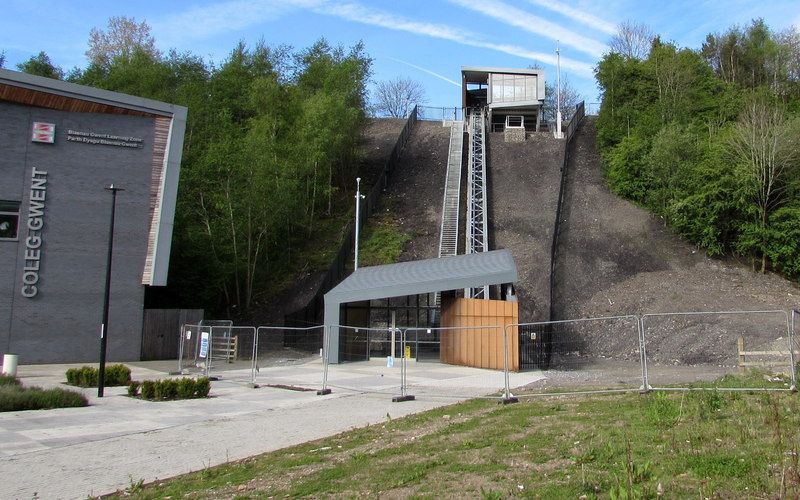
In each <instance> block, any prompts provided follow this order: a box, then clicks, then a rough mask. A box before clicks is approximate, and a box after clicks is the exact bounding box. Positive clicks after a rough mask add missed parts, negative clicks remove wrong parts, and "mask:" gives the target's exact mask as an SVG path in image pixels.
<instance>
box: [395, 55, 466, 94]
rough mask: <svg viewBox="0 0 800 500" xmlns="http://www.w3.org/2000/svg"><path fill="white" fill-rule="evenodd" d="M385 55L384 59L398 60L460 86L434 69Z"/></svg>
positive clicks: (459, 86) (459, 85)
mask: <svg viewBox="0 0 800 500" xmlns="http://www.w3.org/2000/svg"><path fill="white" fill-rule="evenodd" d="M385 57H386V59H391V60H392V61H395V62H399V63H400V64H405V65H406V66H410V67H412V68H414V69H418V70H420V71H422V72H424V73H428V74H429V75H432V76H435V77H436V78H438V79H440V80H444V81H446V82H447V83H451V84H453V85H455V86H456V87H458V88H461V84H460V83H458V82H457V81H455V80H451V79H449V78H447V77H446V76H444V75H440V74H439V73H436V72H435V71H431V70H429V69H425V68H423V67H422V66H417V65H416V64H411V63H410V62H408V61H403V60H402V59H397V58H394V57H389V56H385Z"/></svg>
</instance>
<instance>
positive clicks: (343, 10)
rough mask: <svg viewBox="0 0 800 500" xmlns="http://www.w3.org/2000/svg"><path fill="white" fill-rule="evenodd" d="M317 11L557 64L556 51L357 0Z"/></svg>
mask: <svg viewBox="0 0 800 500" xmlns="http://www.w3.org/2000/svg"><path fill="white" fill-rule="evenodd" d="M312 10H313V11H314V12H317V13H320V14H328V15H333V16H336V17H339V18H342V19H346V20H348V21H353V22H358V23H362V24H368V25H371V26H378V27H381V28H386V29H391V30H396V31H405V32H407V33H413V34H416V35H423V36H429V37H432V38H439V39H442V40H449V41H452V42H455V43H458V44H461V45H468V46H471V47H480V48H485V49H490V50H496V51H498V52H503V53H506V54H510V55H514V56H517V57H522V58H524V59H530V60H533V61H540V62H543V63H546V64H552V65H555V64H556V56H555V54H551V53H545V52H535V51H531V50H528V49H525V48H523V47H518V46H515V45H508V44H502V43H493V42H487V41H484V40H485V38H484V37H479V36H477V35H474V34H470V33H467V32H465V31H464V30H462V29H457V28H454V27H451V26H447V25H442V24H432V23H427V22H417V21H412V20H409V19H406V18H403V17H400V16H395V15H393V14H388V13H385V12H379V11H376V10H372V9H370V8H368V7H365V6H362V5H359V4H355V3H345V4H339V3H337V4H331V3H326V4H324V6H320V7H316V8H313V9H312ZM561 66H562V68H565V69H569V70H572V71H574V72H576V73H577V74H579V76H582V77H587V78H589V77H591V76H592V74H593V67H592V65H591V64H587V63H584V62H580V61H576V60H573V59H570V58H567V57H562V58H561Z"/></svg>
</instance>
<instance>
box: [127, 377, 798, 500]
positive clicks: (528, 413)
mask: <svg viewBox="0 0 800 500" xmlns="http://www.w3.org/2000/svg"><path fill="white" fill-rule="evenodd" d="M798 424H800V405H798V399H797V396H796V395H793V394H790V393H782V394H766V393H763V394H753V393H724V394H723V393H718V392H716V391H695V392H684V393H669V394H667V393H652V394H648V395H638V394H625V395H613V396H592V397H580V396H573V397H552V396H551V397H546V398H539V399H533V400H530V401H523V402H522V403H520V404H517V405H510V406H499V405H497V404H495V403H493V402H489V401H481V400H473V401H468V402H465V403H461V404H457V405H454V406H450V407H446V408H440V409H437V410H433V411H429V412H426V413H423V414H419V415H414V416H410V417H407V418H403V419H399V420H391V419H387V422H386V423H385V424H383V425H373V426H370V427H365V428H362V429H358V430H354V431H351V432H347V433H344V434H340V435H338V436H334V437H331V438H327V439H323V440H319V441H315V442H311V443H307V444H304V445H300V446H295V447H292V448H287V449H284V450H280V451H277V452H274V453H268V454H265V455H262V456H259V457H254V458H251V459H248V460H245V461H242V462H238V463H234V464H229V465H223V466H219V467H214V468H210V469H206V470H204V471H201V472H198V473H193V474H188V475H186V476H181V477H179V478H176V479H173V480H169V481H166V482H164V483H160V484H158V485H151V486H146V487H144V488H142V487H140V486H139V485H135V487H132V490H134V491H132V492H129V493H134V494H135V496H136V497H139V498H164V497H172V498H178V497H181V496H183V495H186V494H189V495H190V496H191V497H192V498H232V497H236V498H251V497H272V496H281V497H283V496H285V495H288V496H303V495H313V496H329V495H344V496H353V495H356V496H361V495H370V496H376V495H388V496H392V497H407V496H410V495H414V496H424V497H431V498H433V497H440V496H469V497H474V496H483V497H484V498H501V497H507V496H524V497H541V498H566V497H572V498H575V497H578V496H581V495H586V496H587V498H594V497H601V498H608V497H610V496H611V497H613V496H616V497H617V498H619V497H620V495H624V494H626V493H633V496H634V497H637V498H638V497H644V498H650V497H652V498H655V497H656V496H657V494H658V492H659V491H661V492H663V494H664V495H665V496H666V497H670V498H674V497H689V496H691V497H697V496H700V497H712V496H714V495H716V496H721V497H739V496H742V495H744V496H756V497H761V496H765V495H773V494H777V493H781V492H784V493H785V494H786V495H789V496H796V495H798V494H800V475H799V474H800V468H798V455H797V448H798V445H797V443H798V436H797V429H798V428H799V427H798Z"/></svg>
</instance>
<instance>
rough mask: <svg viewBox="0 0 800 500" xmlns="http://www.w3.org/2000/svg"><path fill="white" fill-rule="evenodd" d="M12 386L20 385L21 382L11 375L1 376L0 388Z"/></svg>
mask: <svg viewBox="0 0 800 500" xmlns="http://www.w3.org/2000/svg"><path fill="white" fill-rule="evenodd" d="M6 385H10V386H14V385H20V382H19V380H17V378H16V377H12V376H11V375H0V387H3V386H6Z"/></svg>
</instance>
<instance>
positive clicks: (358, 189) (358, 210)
mask: <svg viewBox="0 0 800 500" xmlns="http://www.w3.org/2000/svg"><path fill="white" fill-rule="evenodd" d="M362 198H364V195H362V194H361V177H356V248H355V262H354V263H353V271H355V270H356V269H358V232H359V218H360V217H361V199H362Z"/></svg>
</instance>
